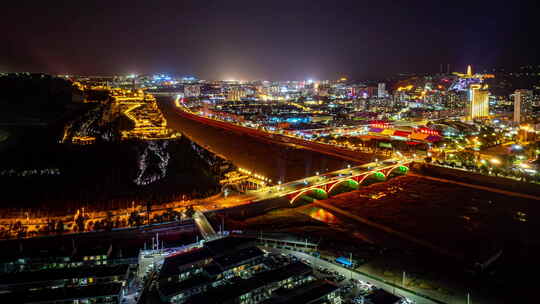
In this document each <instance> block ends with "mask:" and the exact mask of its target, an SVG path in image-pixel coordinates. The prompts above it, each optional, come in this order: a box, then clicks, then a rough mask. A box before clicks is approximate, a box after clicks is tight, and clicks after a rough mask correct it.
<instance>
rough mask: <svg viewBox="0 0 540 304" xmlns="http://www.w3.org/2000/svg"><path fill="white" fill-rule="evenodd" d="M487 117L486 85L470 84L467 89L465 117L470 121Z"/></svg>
mask: <svg viewBox="0 0 540 304" xmlns="http://www.w3.org/2000/svg"><path fill="white" fill-rule="evenodd" d="M468 72H469V71H467V73H468ZM487 116H489V91H488V90H487V85H481V84H472V85H471V86H470V89H469V102H468V103H467V117H468V118H469V119H471V120H472V119H475V118H482V117H487Z"/></svg>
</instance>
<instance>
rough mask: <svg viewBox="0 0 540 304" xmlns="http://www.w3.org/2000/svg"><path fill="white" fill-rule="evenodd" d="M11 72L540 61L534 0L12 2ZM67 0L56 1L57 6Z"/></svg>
mask: <svg viewBox="0 0 540 304" xmlns="http://www.w3.org/2000/svg"><path fill="white" fill-rule="evenodd" d="M7 6H9V7H7V8H4V12H5V14H4V15H5V16H4V17H3V18H2V19H1V20H0V25H1V26H2V28H3V29H6V31H5V33H4V35H3V38H4V47H3V48H1V49H0V71H5V72H23V71H29V72H45V73H51V74H82V75H89V74H96V75H99V74H129V73H136V74H152V73H158V72H160V73H161V72H165V73H171V74H178V75H195V76H197V77H199V78H201V79H209V80H216V79H243V80H254V79H268V80H301V79H309V78H312V79H337V78H340V77H342V76H345V77H348V78H350V79H356V80H360V79H366V78H367V79H373V78H384V77H388V76H390V75H395V74H397V73H431V72H439V69H440V64H443V66H444V70H446V64H450V65H451V70H452V71H465V68H466V66H467V65H468V64H471V65H473V67H474V69H475V70H476V71H481V70H483V69H488V68H492V67H506V68H514V67H517V66H519V65H524V64H537V63H538V58H537V54H536V51H537V49H538V41H536V40H535V39H534V37H532V36H531V35H530V32H531V31H532V30H533V29H534V28H535V27H534V24H533V23H534V20H535V18H534V16H535V15H536V10H535V7H534V2H532V1H521V2H520V3H517V4H516V3H510V2H506V1H491V2H490V3H489V4H488V5H486V4H482V3H471V2H464V1H453V2H448V3H441V4H438V3H434V2H433V1H416V2H415V3H399V4H397V3H391V2H390V1H378V2H376V3H369V5H368V4H361V3H358V2H357V1H338V3H334V2H321V1H294V2H291V1H288V2H287V1H272V2H271V3H253V2H248V1H234V2H233V1H229V2H222V1H197V3H195V2H189V3H180V2H174V1H160V2H158V3H150V2H145V1H115V2H114V3H112V4H111V3H108V2H104V1H100V2H99V4H98V3H90V2H86V3H76V2H67V1H65V2H60V1H58V2H55V3H50V2H42V1H21V2H17V3H13V2H11V3H10V4H7ZM53 6H55V7H53Z"/></svg>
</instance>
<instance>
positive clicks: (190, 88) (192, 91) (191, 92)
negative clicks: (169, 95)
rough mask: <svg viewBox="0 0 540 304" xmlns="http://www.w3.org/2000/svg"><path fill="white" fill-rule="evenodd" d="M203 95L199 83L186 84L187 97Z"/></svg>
mask: <svg viewBox="0 0 540 304" xmlns="http://www.w3.org/2000/svg"><path fill="white" fill-rule="evenodd" d="M200 95H201V87H200V86H199V85H196V84H194V85H184V96H185V97H199V96H200Z"/></svg>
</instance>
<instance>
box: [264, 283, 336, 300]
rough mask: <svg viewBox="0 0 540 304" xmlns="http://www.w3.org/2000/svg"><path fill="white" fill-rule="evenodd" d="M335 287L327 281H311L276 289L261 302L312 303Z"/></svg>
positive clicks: (334, 289) (332, 290)
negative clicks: (289, 287) (297, 285)
mask: <svg viewBox="0 0 540 304" xmlns="http://www.w3.org/2000/svg"><path fill="white" fill-rule="evenodd" d="M337 289H338V286H337V285H335V284H334V283H331V282H329V281H323V280H318V281H313V282H309V283H307V284H304V285H301V286H299V287H297V288H294V289H292V290H287V289H282V290H278V291H277V292H276V293H275V294H274V295H273V296H272V298H270V299H268V300H266V301H264V302H263V304H285V303H298V304H301V303H306V304H307V303H313V302H314V301H317V300H319V299H320V298H322V297H324V296H326V295H327V294H329V293H331V292H334V291H336V290H337Z"/></svg>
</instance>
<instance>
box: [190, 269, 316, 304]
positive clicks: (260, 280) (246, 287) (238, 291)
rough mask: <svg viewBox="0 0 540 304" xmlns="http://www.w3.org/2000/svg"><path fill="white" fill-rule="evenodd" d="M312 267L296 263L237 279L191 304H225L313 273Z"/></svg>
mask: <svg viewBox="0 0 540 304" xmlns="http://www.w3.org/2000/svg"><path fill="white" fill-rule="evenodd" d="M312 271H313V270H312V269H311V267H309V266H307V265H306V264H304V263H301V262H295V263H292V264H289V265H287V266H284V267H280V268H277V269H273V270H270V271H266V272H262V273H259V274H256V275H255V276H253V277H251V278H249V279H246V280H244V279H240V278H236V279H233V280H231V282H232V284H227V285H223V286H220V287H217V288H211V289H209V290H208V291H207V292H205V293H202V294H198V295H195V296H193V297H191V298H190V300H189V303H208V304H211V303H223V302H225V301H228V300H231V299H234V298H237V297H239V296H241V295H243V294H245V293H248V292H250V291H251V290H254V289H257V288H260V287H263V286H266V285H268V284H271V283H274V282H279V281H282V280H285V279H287V278H290V277H293V276H302V275H308V274H311V273H312Z"/></svg>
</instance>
